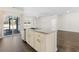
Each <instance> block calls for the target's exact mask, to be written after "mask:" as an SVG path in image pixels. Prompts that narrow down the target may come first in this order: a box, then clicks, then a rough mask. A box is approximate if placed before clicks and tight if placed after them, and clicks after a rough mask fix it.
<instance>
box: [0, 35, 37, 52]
mask: <svg viewBox="0 0 79 59" xmlns="http://www.w3.org/2000/svg"><path fill="white" fill-rule="evenodd" d="M0 52H36V51H35V50H34V49H33V48H32V47H30V46H29V45H28V44H27V43H26V42H24V41H23V40H22V39H21V37H20V34H15V35H14V36H13V37H12V36H8V37H4V38H3V39H0Z"/></svg>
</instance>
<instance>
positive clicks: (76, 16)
mask: <svg viewBox="0 0 79 59" xmlns="http://www.w3.org/2000/svg"><path fill="white" fill-rule="evenodd" d="M58 27H59V30H64V31H72V32H79V13H70V14H66V15H62V16H60V17H59V24H58Z"/></svg>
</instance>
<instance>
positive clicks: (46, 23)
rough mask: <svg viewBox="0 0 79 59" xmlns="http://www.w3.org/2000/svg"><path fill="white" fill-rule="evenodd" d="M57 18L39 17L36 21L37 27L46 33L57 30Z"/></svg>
mask: <svg viewBox="0 0 79 59" xmlns="http://www.w3.org/2000/svg"><path fill="white" fill-rule="evenodd" d="M57 20H58V19H57V16H56V15H55V16H41V17H39V18H38V19H37V27H38V28H40V29H42V30H46V31H56V30H57Z"/></svg>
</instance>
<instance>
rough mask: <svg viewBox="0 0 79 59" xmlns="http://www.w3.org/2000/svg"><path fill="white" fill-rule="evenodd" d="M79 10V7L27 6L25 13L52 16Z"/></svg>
mask: <svg viewBox="0 0 79 59" xmlns="http://www.w3.org/2000/svg"><path fill="white" fill-rule="evenodd" d="M67 11H68V12H69V13H73V12H79V7H25V8H24V13H25V14H26V15H27V16H50V15H62V14H67Z"/></svg>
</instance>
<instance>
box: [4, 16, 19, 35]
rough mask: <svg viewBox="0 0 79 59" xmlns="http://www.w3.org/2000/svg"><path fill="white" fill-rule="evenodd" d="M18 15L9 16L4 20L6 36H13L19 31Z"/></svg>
mask: <svg viewBox="0 0 79 59" xmlns="http://www.w3.org/2000/svg"><path fill="white" fill-rule="evenodd" d="M18 19H19V18H18V17H13V16H8V18H7V19H5V21H4V28H3V29H4V36H12V35H14V34H17V33H19V30H18Z"/></svg>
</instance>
